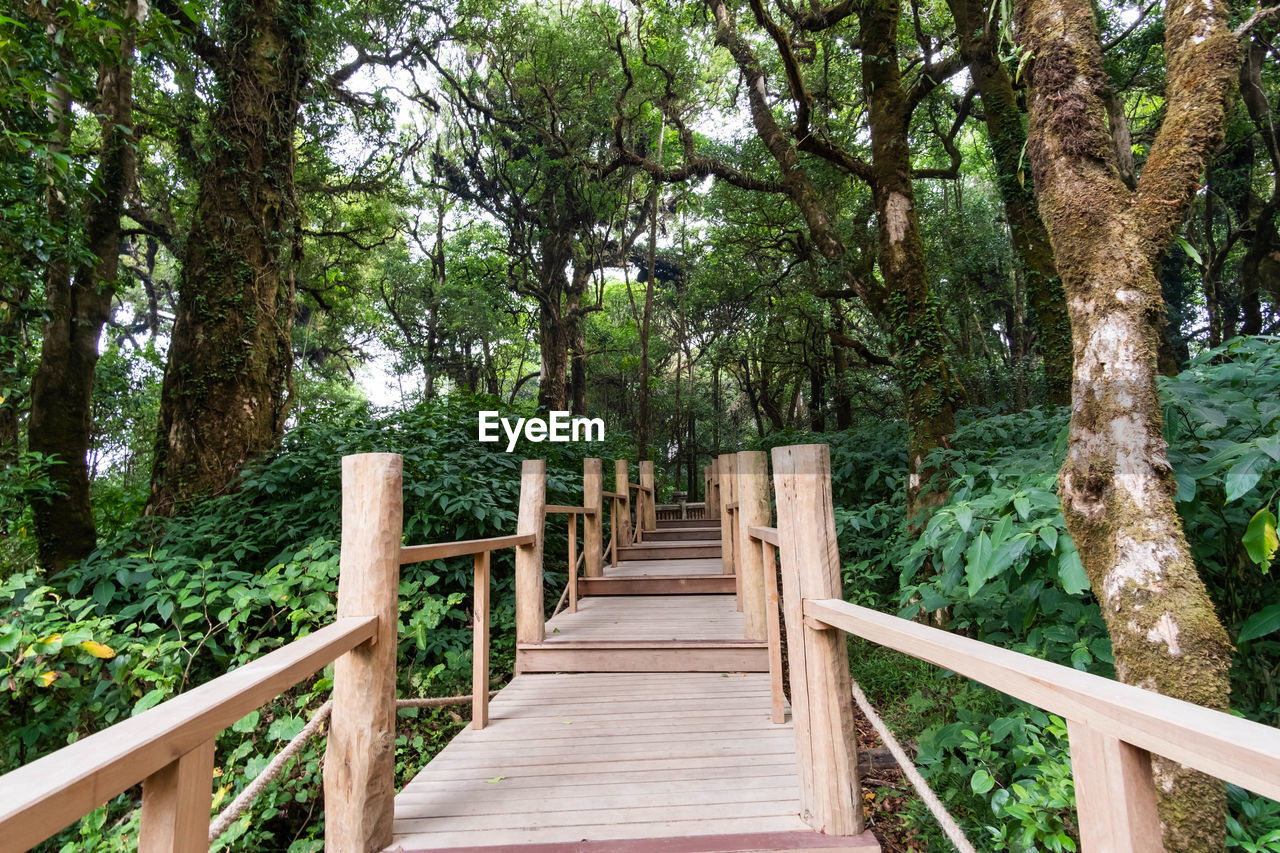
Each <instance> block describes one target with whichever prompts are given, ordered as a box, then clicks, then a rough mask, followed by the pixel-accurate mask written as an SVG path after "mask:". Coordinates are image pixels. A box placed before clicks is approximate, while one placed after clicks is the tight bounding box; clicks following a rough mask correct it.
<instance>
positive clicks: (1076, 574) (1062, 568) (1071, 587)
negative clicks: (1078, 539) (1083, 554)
mask: <svg viewBox="0 0 1280 853" xmlns="http://www.w3.org/2000/svg"><path fill="white" fill-rule="evenodd" d="M1058 579H1059V580H1061V581H1062V588H1063V589H1065V590H1066V591H1067V592H1068V593H1070V594H1071V595H1080V594H1081V593H1083V592H1085V591H1086V590H1088V589H1089V576H1088V575H1087V574H1085V572H1084V564H1083V563H1081V562H1080V552H1079V551H1077V550H1076V549H1075V547H1074V546H1072V548H1071V549H1070V550H1069V551H1064V552H1063V553H1062V554H1061V555H1059V557H1058Z"/></svg>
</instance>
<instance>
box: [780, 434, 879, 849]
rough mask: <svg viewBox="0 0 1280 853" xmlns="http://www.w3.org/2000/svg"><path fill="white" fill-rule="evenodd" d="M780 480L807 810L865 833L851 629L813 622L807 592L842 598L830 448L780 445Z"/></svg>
mask: <svg viewBox="0 0 1280 853" xmlns="http://www.w3.org/2000/svg"><path fill="white" fill-rule="evenodd" d="M773 484H774V491H775V492H776V494H777V501H778V559H779V561H780V563H781V567H782V605H783V613H784V617H785V621H786V626H787V652H788V655H789V657H790V663H791V667H790V674H791V714H792V719H793V720H794V722H795V736H796V763H797V769H798V770H799V776H800V803H801V817H802V818H803V819H804V820H805V821H806V822H807V823H808V824H809V825H810V826H812V827H813V828H814V829H816V830H818V831H819V832H824V833H826V834H828V835H857V834H858V833H860V832H862V829H863V822H862V799H861V792H860V790H859V785H858V757H857V741H856V732H855V730H854V716H853V696H852V685H851V682H850V678H849V652H848V647H847V645H846V643H845V637H844V634H843V633H841V632H840V631H836V630H833V629H823V628H821V627H817V626H814V625H813V624H812V623H809V624H806V622H805V619H804V612H803V607H804V599H806V598H810V599H823V598H841V592H840V551H839V549H838V547H837V545H836V524H835V514H834V512H833V509H832V504H831V457H830V450H829V448H828V447H827V446H826V445H825V444H803V445H797V446H794V447H776V448H774V450H773Z"/></svg>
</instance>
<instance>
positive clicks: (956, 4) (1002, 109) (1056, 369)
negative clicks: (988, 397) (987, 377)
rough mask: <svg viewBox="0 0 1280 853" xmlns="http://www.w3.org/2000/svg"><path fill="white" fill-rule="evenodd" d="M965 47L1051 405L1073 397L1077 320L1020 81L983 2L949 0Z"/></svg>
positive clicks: (1067, 402) (962, 47)
mask: <svg viewBox="0 0 1280 853" xmlns="http://www.w3.org/2000/svg"><path fill="white" fill-rule="evenodd" d="M948 6H950V8H951V17H952V18H953V19H954V20H955V24H956V33H957V34H958V35H959V40H960V53H961V55H962V56H963V57H964V61H965V64H966V65H967V66H968V68H969V76H970V78H971V79H972V80H973V85H974V87H975V88H976V89H977V90H978V94H979V95H980V96H981V98H982V112H983V117H984V119H985V121H986V125H987V141H988V142H989V143H990V145H991V153H992V155H993V156H994V159H995V167H996V185H997V187H998V188H999V190H1000V198H1001V200H1002V201H1003V202H1004V211H1005V217H1006V219H1007V220H1008V223H1009V233H1010V236H1011V237H1012V238H1013V247H1014V250H1015V251H1016V252H1017V253H1018V257H1019V259H1020V260H1021V261H1022V266H1023V269H1024V270H1025V271H1026V286H1027V296H1028V301H1029V303H1030V307H1031V314H1032V317H1033V319H1034V321H1035V331H1036V337H1037V339H1038V342H1039V345H1040V353H1041V357H1042V358H1043V359H1044V378H1045V387H1046V390H1047V392H1048V398H1049V402H1050V403H1054V404H1056V405H1060V406H1065V405H1067V404H1069V403H1070V402H1071V320H1070V318H1069V317H1068V316H1067V300H1066V296H1065V294H1064V293H1063V291H1062V280H1061V279H1060V278H1059V277H1058V270H1057V268H1056V267H1055V266H1054V262H1053V248H1052V246H1051V245H1050V244H1049V234H1048V232H1047V231H1046V230H1045V227H1044V223H1043V222H1041V221H1040V214H1039V211H1038V210H1037V209H1036V200H1035V194H1034V191H1033V189H1032V181H1031V176H1030V174H1028V173H1027V172H1026V171H1025V170H1024V169H1023V168H1022V160H1023V148H1024V146H1025V145H1026V141H1027V132H1026V128H1025V126H1024V123H1023V113H1022V110H1020V109H1019V108H1018V101H1017V97H1016V96H1015V94H1014V91H1013V81H1012V80H1011V79H1010V77H1009V72H1008V70H1007V69H1006V68H1005V66H1004V64H1003V63H1002V62H1001V61H1000V56H999V52H998V51H997V50H996V47H997V43H996V38H997V35H996V32H995V30H994V28H995V27H997V26H998V25H999V22H998V21H993V20H992V18H991V16H990V15H989V14H988V10H987V8H986V4H985V3H983V2H981V0H948Z"/></svg>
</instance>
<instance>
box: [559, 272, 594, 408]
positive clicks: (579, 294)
mask: <svg viewBox="0 0 1280 853" xmlns="http://www.w3.org/2000/svg"><path fill="white" fill-rule="evenodd" d="M590 281H591V268H590V267H589V266H588V265H587V263H586V259H585V258H575V259H574V264H573V278H572V280H571V282H570V284H569V292H568V298H567V299H566V305H565V309H564V313H565V317H566V318H567V322H568V323H569V327H570V328H569V390H570V392H571V407H570V408H571V409H572V411H573V413H574V414H575V415H585V414H586V413H587V334H586V319H587V315H586V312H585V311H584V310H583V306H582V302H583V299H584V298H585V297H586V294H587V285H588V284H589V283H590Z"/></svg>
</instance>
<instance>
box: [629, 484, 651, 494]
mask: <svg viewBox="0 0 1280 853" xmlns="http://www.w3.org/2000/svg"><path fill="white" fill-rule="evenodd" d="M627 488H629V489H632V490H635V491H640V492H649V493H652V492H653V489H651V488H649V487H648V486H642V485H640V484H639V483H627Z"/></svg>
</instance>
